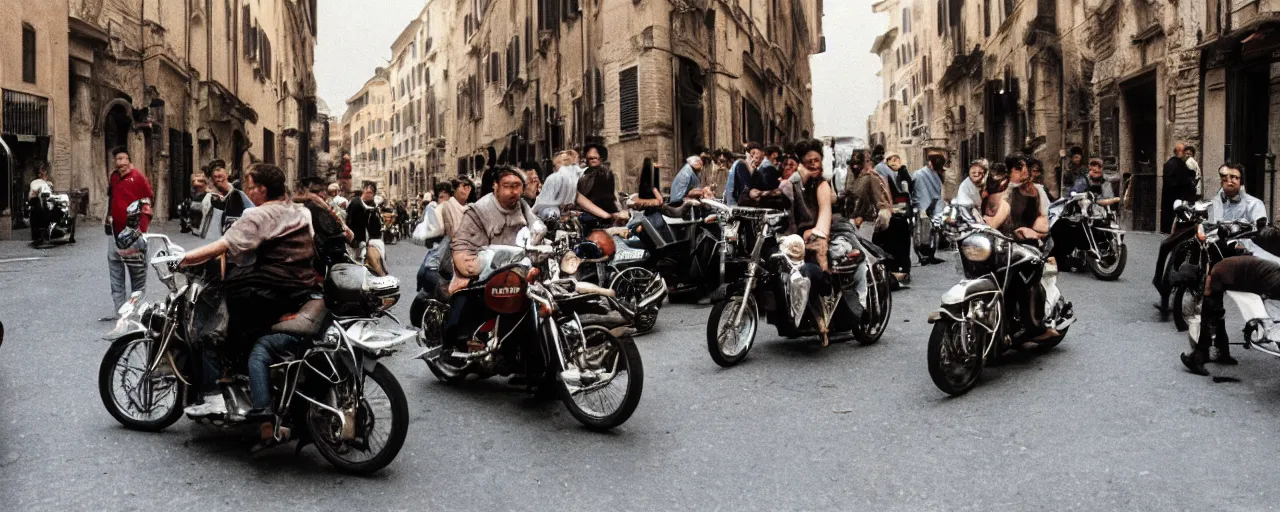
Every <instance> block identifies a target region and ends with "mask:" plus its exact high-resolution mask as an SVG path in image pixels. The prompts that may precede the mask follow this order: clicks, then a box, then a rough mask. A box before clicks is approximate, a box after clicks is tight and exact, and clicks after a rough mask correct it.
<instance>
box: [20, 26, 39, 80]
mask: <svg viewBox="0 0 1280 512" xmlns="http://www.w3.org/2000/svg"><path fill="white" fill-rule="evenodd" d="M22 81H23V82H26V83H29V84H34V83H36V29H35V28H34V27H32V26H31V25H28V24H26V23H23V24H22Z"/></svg>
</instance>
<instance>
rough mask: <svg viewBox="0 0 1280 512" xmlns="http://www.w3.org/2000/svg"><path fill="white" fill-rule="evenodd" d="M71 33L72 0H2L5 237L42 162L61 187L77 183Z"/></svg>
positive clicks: (0, 230) (0, 206) (1, 219)
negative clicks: (73, 158)
mask: <svg viewBox="0 0 1280 512" xmlns="http://www.w3.org/2000/svg"><path fill="white" fill-rule="evenodd" d="M66 34H67V2H66V0H47V1H40V2H0V48H4V49H5V50H6V51H0V240H2V239H7V238H9V237H11V236H12V234H11V229H12V227H13V215H12V213H13V212H15V211H17V209H18V208H20V207H21V205H22V204H23V203H24V202H25V201H26V198H27V191H28V187H27V184H28V183H30V182H31V180H32V179H33V178H35V165H36V163H37V162H50V163H51V167H52V169H51V172H50V177H51V178H52V180H53V183H54V185H55V187H57V188H58V189H59V190H67V189H69V188H71V187H72V186H73V180H72V172H73V166H72V162H71V158H70V154H71V136H72V134H71V125H70V116H69V115H68V114H69V108H68V105H67V102H66V98H67V58H66V55H67V36H66Z"/></svg>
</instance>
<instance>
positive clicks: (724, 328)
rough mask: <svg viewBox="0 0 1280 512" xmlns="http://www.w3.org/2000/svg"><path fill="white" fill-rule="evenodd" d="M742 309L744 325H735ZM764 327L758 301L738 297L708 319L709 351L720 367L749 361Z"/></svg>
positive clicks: (722, 304)
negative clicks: (748, 357)
mask: <svg viewBox="0 0 1280 512" xmlns="http://www.w3.org/2000/svg"><path fill="white" fill-rule="evenodd" d="M739 310H742V322H741V323H738V324H737V325H736V326H735V325H734V319H735V318H736V317H737V316H738V311H739ZM759 325H760V313H759V312H758V311H757V310H756V301H755V298H754V297H752V296H751V295H743V294H738V295H734V296H732V297H729V298H728V299H727V300H723V301H720V302H717V303H716V305H715V307H713V308H711V316H710V317H709V318H708V319H707V351H708V352H710V353H711V360H712V361H715V362H716V364H718V365H720V366H722V367H725V368H729V367H731V366H736V365H737V364H738V363H741V362H742V360H743V359H746V357H747V353H748V352H750V351H751V346H752V345H753V344H755V341H756V331H757V329H758V328H759Z"/></svg>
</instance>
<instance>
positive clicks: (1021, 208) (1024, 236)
mask: <svg viewBox="0 0 1280 512" xmlns="http://www.w3.org/2000/svg"><path fill="white" fill-rule="evenodd" d="M1005 167H1006V168H1007V169H1008V170H1009V188H1008V189H1007V190H1005V192H1004V198H1003V199H1001V201H1003V202H1005V203H1006V204H1007V205H1008V206H1007V207H1005V206H1002V207H1001V208H1000V209H999V213H997V214H996V215H995V216H994V217H992V218H991V219H990V220H989V224H990V226H991V227H992V228H995V229H998V230H1000V232H1002V233H1004V234H1005V235H1007V236H1009V237H1012V238H1013V239H1015V240H1018V241H1021V242H1028V243H1033V244H1034V243H1038V242H1039V241H1040V240H1042V239H1044V238H1045V237H1047V236H1049V219H1048V217H1046V216H1045V214H1044V210H1043V209H1042V208H1041V207H1040V202H1041V201H1042V198H1041V196H1040V191H1039V190H1038V189H1037V188H1036V186H1035V183H1034V182H1032V181H1031V175H1030V173H1029V171H1028V170H1027V162H1026V159H1025V158H1024V157H1023V156H1022V155H1020V154H1012V155H1009V156H1008V157H1006V158H1005ZM1031 270H1033V271H1034V273H1035V274H1034V275H1033V276H1031V278H1030V279H1028V280H1027V282H1030V283H1036V282H1038V281H1039V280H1040V274H1041V273H1042V272H1043V271H1044V264H1043V263H1041V264H1039V265H1035V268H1034V269H1031ZM1010 290H1011V291H1013V292H1014V293H1015V294H1017V296H1014V297H1010V299H1012V300H1011V302H1012V303H1013V304H1016V305H1017V307H1018V309H1019V310H1020V311H1021V312H1022V324H1023V328H1024V329H1025V330H1026V331H1027V336H1026V338H1028V339H1030V341H1032V342H1038V341H1044V340H1048V339H1052V338H1055V337H1057V336H1059V333H1058V332H1057V331H1055V330H1053V329H1050V328H1046V327H1045V326H1044V322H1043V320H1044V316H1045V312H1044V307H1045V300H1044V297H1041V296H1039V295H1040V288H1039V287H1038V286H1031V287H1027V288H1019V287H1012V288H1010ZM1011 295H1013V294H1011Z"/></svg>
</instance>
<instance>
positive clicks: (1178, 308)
mask: <svg viewBox="0 0 1280 512" xmlns="http://www.w3.org/2000/svg"><path fill="white" fill-rule="evenodd" d="M1202 289H1203V288H1199V289H1197V288H1196V287H1191V286H1181V285H1179V286H1175V287H1173V292H1172V295H1173V306H1172V309H1173V325H1174V327H1176V328H1177V329H1178V332H1183V331H1186V330H1187V326H1188V323H1187V319H1189V318H1191V317H1192V316H1195V315H1199V314H1200V301H1201V300H1202V299H1203V297H1202V296H1203V295H1204V293H1203V292H1201V291H1200V290H1202Z"/></svg>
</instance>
